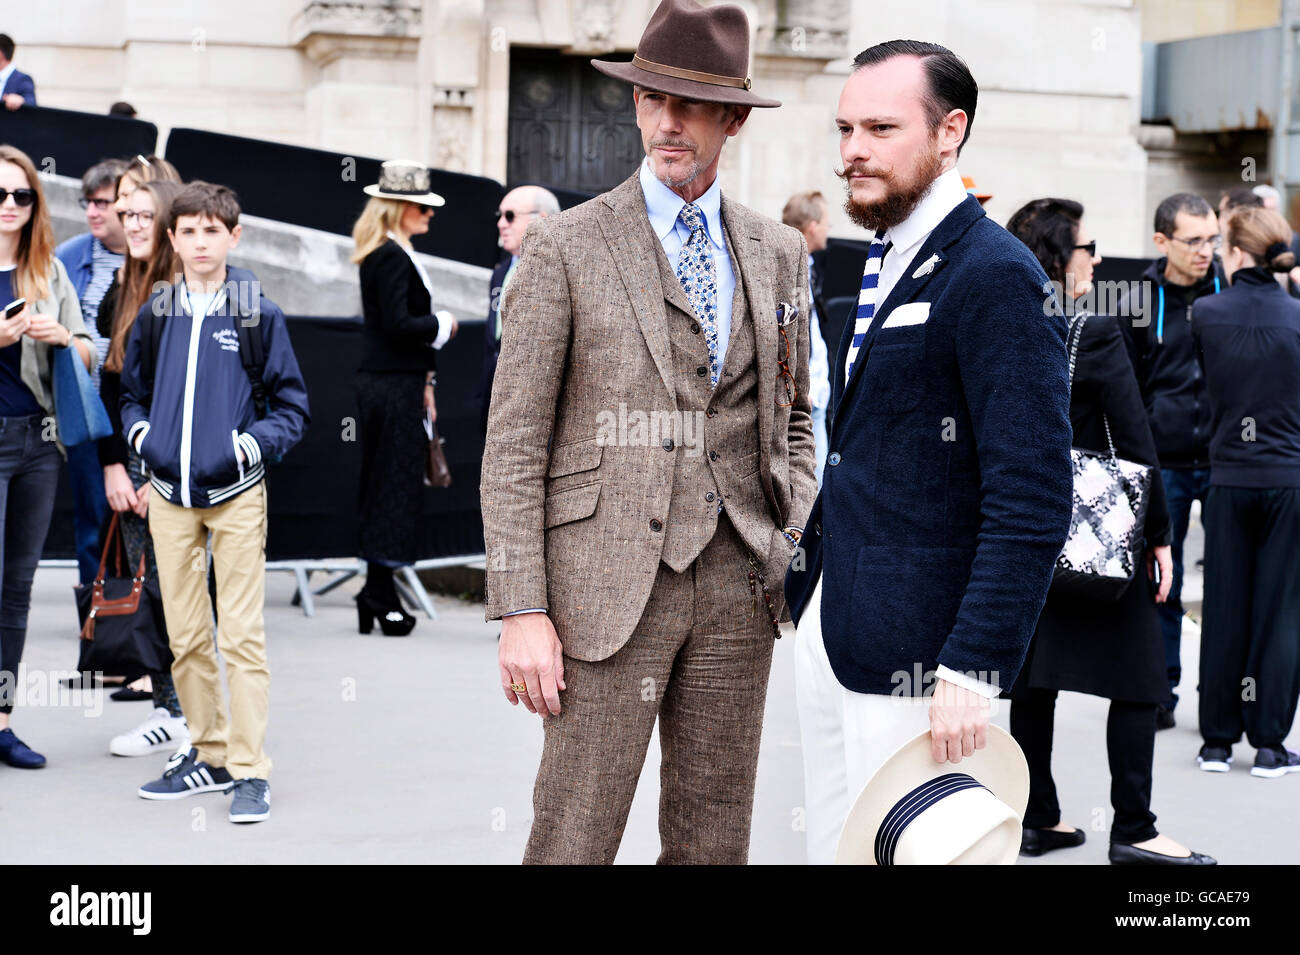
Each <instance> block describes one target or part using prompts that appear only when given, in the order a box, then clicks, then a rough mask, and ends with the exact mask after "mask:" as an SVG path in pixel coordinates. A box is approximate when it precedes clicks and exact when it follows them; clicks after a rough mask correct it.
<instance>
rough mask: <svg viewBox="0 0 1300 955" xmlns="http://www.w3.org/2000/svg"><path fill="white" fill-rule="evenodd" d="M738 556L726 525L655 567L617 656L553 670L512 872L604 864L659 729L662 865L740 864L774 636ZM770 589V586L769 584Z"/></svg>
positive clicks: (743, 558)
mask: <svg viewBox="0 0 1300 955" xmlns="http://www.w3.org/2000/svg"><path fill="white" fill-rule="evenodd" d="M748 553H749V552H748V550H747V549H746V548H745V545H744V544H743V543H742V542H741V540H740V537H739V535H738V534H737V533H736V531H735V529H734V528H733V527H732V526H731V522H730V521H729V520H727V519H726V518H725V516H724V517H723V518H722V519H721V520H719V522H718V529H717V532H716V533H715V534H714V536H713V539H712V540H711V541H710V542H709V544H708V545H707V546H706V547H705V548H704V550H703V551H702V552H701V553H700V556H699V557H697V558H696V559H695V561H694V563H693V564H691V566H690V567H688V568H687V569H686V570H685V571H684V572H683V573H680V574H678V573H676V572H674V571H673V570H672V569H671V568H670V567H668V565H667V564H663V563H660V565H659V575H658V577H657V578H656V580H655V584H654V588H653V589H652V590H651V592H650V599H649V601H648V602H647V603H646V607H645V612H644V613H643V614H642V615H641V620H640V622H639V623H638V624H637V626H636V629H635V630H634V631H633V633H632V636H631V638H630V639H629V640H628V642H627V643H626V644H624V645H623V647H621V648H620V649H619V650H618V652H616V653H615V654H614V655H613V656H611V657H609V658H608V659H605V660H600V661H597V662H595V663H590V662H586V661H583V660H575V659H573V658H571V657H568V656H566V657H565V658H564V679H565V683H566V685H567V686H568V689H567V690H564V691H563V692H561V694H560V705H561V712H560V715H559V716H556V717H548V718H547V719H546V720H545V722H544V724H543V726H544V728H545V743H544V745H543V749H542V762H541V766H540V768H539V769H538V772H537V784H536V786H535V787H534V790H533V810H534V819H533V828H532V832H531V834H530V836H529V839H528V848H527V850H526V852H525V855H524V862H525V863H526V864H528V863H582V864H589V863H612V862H613V861H614V856H615V854H616V853H617V852H618V846H619V842H620V841H621V839H622V837H623V827H624V826H625V825H626V824H627V814H628V810H629V809H630V808H631V806H632V797H633V796H634V795H635V792H636V783H637V779H638V778H639V777H640V775H641V767H642V765H643V764H644V763H645V754H646V747H647V746H648V745H649V743H650V736H651V733H652V731H653V730H654V726H655V720H656V719H658V721H659V739H660V744H661V748H662V751H663V762H662V765H661V768H660V777H661V794H660V799H659V837H660V842H661V846H662V851H661V853H660V856H659V862H660V863H721V864H732V865H735V864H742V863H744V862H745V861H747V859H748V857H749V829H750V819H751V816H752V813H753V807H754V780H755V775H756V771H757V768H758V744H759V736H760V734H761V732H762V729H763V708H764V705H765V703H766V700H767V678H768V673H769V671H770V670H771V666H772V643H773V636H772V624H771V622H770V621H769V619H768V618H767V616H766V614H767V610H766V608H765V607H764V606H763V603H762V595H761V593H760V595H759V603H758V608H757V609H754V606H753V598H752V597H751V596H750V592H749V577H748V574H749V562H748ZM777 586H780V583H779V582H778V583H777Z"/></svg>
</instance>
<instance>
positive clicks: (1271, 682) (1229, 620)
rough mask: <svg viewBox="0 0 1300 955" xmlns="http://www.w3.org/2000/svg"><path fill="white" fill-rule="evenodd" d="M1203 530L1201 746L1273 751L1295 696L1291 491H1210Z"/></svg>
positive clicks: (1295, 517)
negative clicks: (1241, 745)
mask: <svg viewBox="0 0 1300 955" xmlns="http://www.w3.org/2000/svg"><path fill="white" fill-rule="evenodd" d="M1204 524H1205V608H1204V620H1203V621H1202V624H1201V699H1200V721H1201V736H1202V737H1204V738H1205V741H1206V743H1209V744H1211V745H1215V746H1231V745H1232V744H1233V743H1235V742H1237V741H1238V740H1240V739H1241V734H1242V731H1243V730H1244V731H1245V733H1246V738H1247V740H1249V741H1250V745H1251V746H1254V747H1255V748H1256V749H1260V748H1262V747H1266V746H1279V745H1281V743H1282V741H1283V740H1284V739H1286V736H1287V734H1288V733H1289V732H1290V731H1291V724H1292V723H1293V722H1294V721H1295V713H1296V697H1297V694H1298V693H1300V557H1298V556H1297V548H1300V488H1245V487H1211V488H1210V493H1209V495H1208V496H1207V497H1206V499H1205V520H1204Z"/></svg>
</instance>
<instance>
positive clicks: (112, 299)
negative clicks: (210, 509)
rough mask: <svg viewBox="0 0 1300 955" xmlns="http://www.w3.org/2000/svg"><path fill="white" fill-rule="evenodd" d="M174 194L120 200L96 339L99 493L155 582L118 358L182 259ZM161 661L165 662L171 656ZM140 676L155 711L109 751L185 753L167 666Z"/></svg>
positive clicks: (166, 186)
mask: <svg viewBox="0 0 1300 955" xmlns="http://www.w3.org/2000/svg"><path fill="white" fill-rule="evenodd" d="M125 178H126V176H123V179H125ZM180 189H181V187H180V185H179V184H177V183H174V182H170V181H168V180H166V179H155V180H149V181H144V182H140V183H139V184H137V185H136V186H135V188H134V189H132V190H130V191H129V192H128V194H127V196H126V197H124V198H123V197H119V200H120V201H119V204H120V207H121V208H120V210H119V213H118V214H119V216H120V218H121V219H122V227H123V230H124V232H125V233H126V256H127V257H126V261H125V262H123V263H122V268H121V269H120V270H119V271H118V273H117V274H116V275H114V276H113V283H112V284H111V285H109V287H108V291H107V292H105V293H104V299H103V301H102V302H101V303H100V306H99V317H98V322H97V324H98V327H99V334H100V335H101V336H102V337H104V338H106V339H108V354H107V356H106V357H105V359H104V370H103V373H102V374H101V375H100V383H99V394H100V397H101V398H103V399H104V407H106V408H107V409H108V417H109V420H110V421H111V422H112V424H113V433H112V434H110V435H109V436H108V437H107V438H103V439H101V440H100V441H99V442H98V444H99V449H98V450H99V464H100V467H102V468H103V469H104V490H105V493H106V496H107V498H108V506H109V507H110V508H111V509H112V510H113V511H114V513H116V514H117V515H118V528H119V529H120V530H121V533H122V541H123V543H124V544H125V545H126V555H127V564H128V566H130V567H138V566H139V563H140V554H141V553H142V552H143V553H144V555H145V575H146V577H148V578H149V579H150V580H157V579H158V565H157V562H156V561H155V560H154V554H153V538H151V537H150V536H149V521H148V515H149V475H148V473H147V472H146V470H145V466H144V462H143V461H141V459H140V456H139V455H138V454H136V452H135V448H133V447H131V446H130V445H129V444H127V442H126V439H125V438H123V437H122V410H121V399H122V359H123V357H124V355H125V353H126V341H127V338H128V337H129V336H130V334H131V329H132V327H133V326H134V325H135V318H136V315H137V313H138V312H139V311H140V306H142V305H144V303H145V302H147V301H148V300H149V296H150V294H151V293H152V292H153V290H154V288H155V287H157V285H158V284H159V283H166V284H170V283H172V282H174V281H176V276H177V275H178V274H180V271H181V266H180V260H179V259H178V258H177V256H176V253H175V251H174V250H173V249H172V245H171V242H170V241H169V240H168V238H167V228H168V223H169V214H170V211H171V204H172V200H173V199H175V198H176V195H177V193H179V192H180ZM164 636H165V634H164ZM166 657H167V658H168V659H170V653H167V654H166ZM139 675H140V674H128V677H135V676H139ZM146 676H147V677H148V678H149V681H150V690H149V693H150V696H151V698H152V700H153V712H151V713H150V714H149V717H148V718H147V719H146V720H145V721H144V722H143V723H140V724H139V725H138V726H136V727H134V728H133V729H130V730H127V731H126V732H125V733H121V734H119V735H117V736H114V737H113V738H112V739H111V740H110V741H109V744H108V750H109V752H110V753H112V754H113V755H114V756H147V755H148V754H150V753H153V752H159V751H163V750H169V751H170V750H176V749H178V748H179V749H188V748H189V739H190V731H189V728H188V726H187V725H186V723H185V716H184V714H183V713H182V712H181V704H180V700H179V699H178V698H177V696H176V687H175V685H174V684H173V682H172V675H171V671H170V669H168V670H163V671H160V672H158V673H150V674H146Z"/></svg>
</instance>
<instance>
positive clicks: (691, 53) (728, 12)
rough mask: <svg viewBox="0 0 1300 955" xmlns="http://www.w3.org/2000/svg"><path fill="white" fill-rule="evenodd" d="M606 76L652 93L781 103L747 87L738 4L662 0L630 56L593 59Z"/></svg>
mask: <svg viewBox="0 0 1300 955" xmlns="http://www.w3.org/2000/svg"><path fill="white" fill-rule="evenodd" d="M591 65H592V66H594V67H595V68H596V69H598V70H600V72H602V73H604V74H605V75H606V76H612V77H614V79H616V80H623V81H624V82H625V83H633V84H635V85H637V86H641V87H644V88H645V89H648V90H654V91H655V92H656V93H667V94H669V95H670V96H681V97H683V98H685V99H697V100H702V101H704V102H707V103H732V104H735V105H737V106H780V105H781V104H780V102H779V101H777V100H774V99H763V98H762V97H759V96H755V95H754V94H753V93H751V92H750V91H749V85H750V84H749V19H748V18H747V17H746V16H745V11H744V10H742V9H741V8H740V7H733V6H722V7H702V6H700V5H699V4H698V3H696V2H695V0H663V3H661V4H659V8H658V9H657V10H655V12H654V15H653V16H652V17H651V18H650V22H649V23H648V24H646V28H645V33H643V34H641V42H640V43H638V44H637V46H636V55H635V56H634V57H632V60H631V62H630V63H629V62H616V61H614V60H592V61H591Z"/></svg>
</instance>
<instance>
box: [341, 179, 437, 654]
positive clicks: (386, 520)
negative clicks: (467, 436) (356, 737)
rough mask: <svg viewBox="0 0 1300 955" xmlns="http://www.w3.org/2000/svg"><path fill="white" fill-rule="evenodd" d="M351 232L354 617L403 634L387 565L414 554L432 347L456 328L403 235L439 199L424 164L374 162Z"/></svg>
mask: <svg viewBox="0 0 1300 955" xmlns="http://www.w3.org/2000/svg"><path fill="white" fill-rule="evenodd" d="M364 192H365V193H366V195H368V196H370V199H369V200H368V201H367V202H366V207H365V209H363V210H362V212H361V215H360V217H359V218H358V219H357V222H356V225H354V226H353V228H352V239H353V242H354V243H355V245H356V249H355V251H354V252H353V254H352V261H353V262H356V263H358V264H359V265H360V266H361V268H360V273H361V311H362V314H363V315H364V318H365V327H364V328H363V329H362V332H361V363H360V367H358V369H357V377H356V394H357V410H358V412H359V414H358V421H357V423H358V425H359V431H360V437H361V548H360V553H361V557H362V558H363V559H364V560H365V561H366V584H365V587H363V588H362V590H361V592H360V593H359V594H357V597H356V601H357V625H358V629H359V630H360V631H361V632H362V633H369V632H370V631H371V629H372V628H373V626H374V621H375V620H376V619H378V621H379V627H380V629H381V630H382V631H383V632H384V635H385V636H389V637H404V636H406V635H407V634H408V633H410V632H411V630H412V628H413V627H414V626H415V618H414V617H413V616H411V615H410V614H408V613H407V612H406V611H405V610H403V609H402V603H401V601H400V600H399V599H398V596H397V588H396V586H395V585H394V583H393V571H394V570H395V569H396V568H399V567H406V566H409V565H411V564H413V563H415V560H416V558H417V556H418V554H417V553H416V551H417V548H418V546H419V521H420V500H421V496H422V492H423V490H424V462H425V455H426V454H427V448H428V438H427V437H426V436H425V432H424V428H423V426H422V424H421V420H420V419H421V417H422V415H427V416H428V417H429V418H430V419H433V418H434V416H435V415H436V413H437V412H436V409H435V406H434V400H433V370H434V354H435V352H436V350H437V349H439V348H441V347H442V346H443V345H444V344H446V343H447V341H448V340H449V339H450V338H451V337H452V336H453V335H454V334H456V319H455V317H454V316H452V314H451V313H450V312H445V311H440V312H436V313H435V312H434V311H433V286H432V284H431V283H430V282H429V276H428V274H427V273H426V272H425V269H424V265H423V264H422V263H421V262H420V260H419V259H418V258H416V255H415V250H414V249H413V248H412V247H411V237H412V236H414V235H422V234H424V233H425V232H428V231H429V220H430V219H432V218H433V210H434V208H435V207H436V206H441V205H442V204H443V199H442V197H441V196H439V195H438V194H437V193H435V192H431V191H430V190H429V170H428V169H427V168H426V167H425V166H423V165H421V164H419V163H414V162H407V161H404V160H395V161H391V162H386V163H384V164H383V168H382V171H381V172H380V178H379V183H378V184H376V185H373V186H366V187H365V189H364Z"/></svg>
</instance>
